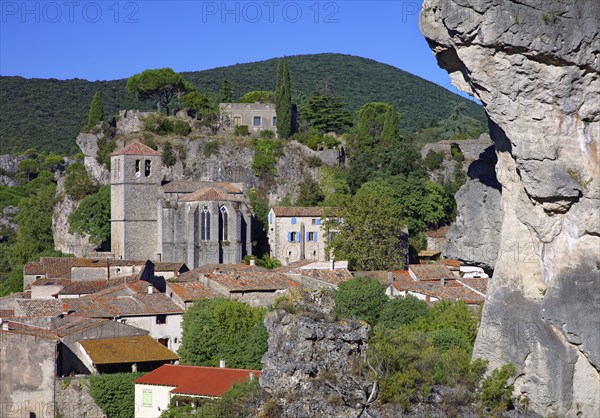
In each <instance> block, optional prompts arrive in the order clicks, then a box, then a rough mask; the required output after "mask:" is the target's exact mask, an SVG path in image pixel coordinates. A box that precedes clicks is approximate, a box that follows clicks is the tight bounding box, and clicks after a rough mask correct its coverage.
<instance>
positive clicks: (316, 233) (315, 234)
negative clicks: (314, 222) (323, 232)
mask: <svg viewBox="0 0 600 418" xmlns="http://www.w3.org/2000/svg"><path fill="white" fill-rule="evenodd" d="M317 235H319V233H318V232H315V233H314V236H315V242H317Z"/></svg>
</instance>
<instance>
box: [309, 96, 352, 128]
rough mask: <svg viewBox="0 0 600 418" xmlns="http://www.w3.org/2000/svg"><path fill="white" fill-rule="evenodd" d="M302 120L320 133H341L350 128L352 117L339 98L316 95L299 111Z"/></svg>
mask: <svg viewBox="0 0 600 418" xmlns="http://www.w3.org/2000/svg"><path fill="white" fill-rule="evenodd" d="M300 113H301V116H302V119H303V120H304V122H306V123H307V124H308V125H309V126H312V127H315V128H316V129H318V130H319V131H320V132H321V133H328V132H335V133H338V134H341V133H343V132H344V131H345V130H346V129H348V128H349V127H351V126H352V115H351V114H350V112H348V111H347V110H346V109H345V106H344V103H343V102H342V100H341V99H340V98H339V97H336V96H328V95H322V94H316V95H313V96H312V97H310V98H309V99H308V100H307V101H306V103H305V104H304V106H303V108H302V109H301V111H300Z"/></svg>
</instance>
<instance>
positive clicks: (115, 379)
mask: <svg viewBox="0 0 600 418" xmlns="http://www.w3.org/2000/svg"><path fill="white" fill-rule="evenodd" d="M143 374H144V373H116V374H98V375H93V376H91V377H90V395H91V396H92V398H93V399H94V402H96V404H98V406H99V407H100V408H101V409H102V411H104V413H106V414H107V415H108V416H110V417H111V418H130V417H132V416H133V415H134V413H135V385H134V383H133V380H134V379H137V378H138V377H140V376H142V375H143Z"/></svg>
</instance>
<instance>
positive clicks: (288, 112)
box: [275, 58, 293, 138]
mask: <svg viewBox="0 0 600 418" xmlns="http://www.w3.org/2000/svg"><path fill="white" fill-rule="evenodd" d="M275 110H276V111H277V134H278V135H279V137H280V138H289V137H290V135H291V134H292V129H293V126H292V86H291V81H290V71H289V68H288V62H287V58H284V59H283V61H279V64H278V66H277V81H276V87H275Z"/></svg>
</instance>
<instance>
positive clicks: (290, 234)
mask: <svg viewBox="0 0 600 418" xmlns="http://www.w3.org/2000/svg"><path fill="white" fill-rule="evenodd" d="M288 242H292V233H291V232H288Z"/></svg>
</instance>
